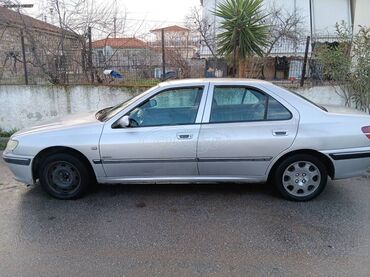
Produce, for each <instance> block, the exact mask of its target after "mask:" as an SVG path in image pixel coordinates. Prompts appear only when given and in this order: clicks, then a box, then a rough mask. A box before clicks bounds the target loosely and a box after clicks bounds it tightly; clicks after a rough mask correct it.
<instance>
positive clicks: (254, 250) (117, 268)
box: [0, 162, 370, 276]
mask: <svg viewBox="0 0 370 277" xmlns="http://www.w3.org/2000/svg"><path fill="white" fill-rule="evenodd" d="M0 183H1V185H0V228H1V229H0V276H256V275H258V276H318V275H321V276H322V275H325V276H329V275H330V276H333V275H339V276H349V275H350V276H354V275H355V276H370V204H369V200H370V178H369V177H361V178H354V179H350V180H345V181H335V182H329V184H328V186H327V188H326V190H325V191H324V193H323V194H322V195H321V196H320V197H319V198H317V199H315V200H313V201H311V202H306V203H294V202H289V201H285V200H282V199H281V198H279V196H278V195H276V194H275V193H274V192H273V191H272V190H271V189H270V188H269V187H268V186H266V185H237V184H224V185H120V186H100V187H98V188H97V189H95V190H94V191H93V192H92V193H90V194H89V195H88V196H86V197H85V198H83V199H80V200H76V201H60V200H55V199H52V198H51V197H49V196H47V195H46V194H45V193H43V191H42V190H41V189H40V187H25V186H23V185H21V184H19V183H17V182H15V181H12V180H11V175H10V174H9V172H8V171H7V169H5V168H4V165H3V163H2V162H0Z"/></svg>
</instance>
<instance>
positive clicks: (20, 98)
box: [0, 85, 143, 130]
mask: <svg viewBox="0 0 370 277" xmlns="http://www.w3.org/2000/svg"><path fill="white" fill-rule="evenodd" d="M140 91H143V89H128V88H119V87H105V86H69V87H64V86H52V85H44V86H42V85H40V86H24V85H1V86H0V128H2V129H5V130H10V129H12V128H17V129H21V128H24V127H28V126H30V125H35V124H39V123H41V122H43V121H48V120H52V119H55V118H57V117H61V116H64V115H68V114H73V113H78V112H86V111H96V110H98V109H101V108H103V107H108V106H112V105H115V104H117V103H120V102H123V101H125V100H127V99H129V98H132V97H133V96H134V95H136V94H137V93H138V92H140Z"/></svg>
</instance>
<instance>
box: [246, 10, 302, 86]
mask: <svg viewBox="0 0 370 277" xmlns="http://www.w3.org/2000/svg"><path fill="white" fill-rule="evenodd" d="M267 13H268V14H269V16H268V17H267V18H266V23H267V24H268V25H269V28H270V30H269V39H268V42H267V44H268V45H267V47H266V49H265V53H264V56H263V57H261V58H256V59H254V62H253V63H250V64H252V68H250V71H251V72H257V76H254V77H261V78H263V79H264V78H265V76H264V69H265V66H266V64H267V62H268V59H267V57H269V56H270V55H271V54H272V53H273V52H274V50H277V51H279V50H281V49H279V46H278V45H279V44H280V43H281V44H282V45H285V46H286V47H287V46H293V47H291V48H290V47H289V49H285V51H291V50H295V51H296V50H297V47H298V45H299V44H300V42H301V41H302V40H303V39H304V38H305V37H304V35H305V29H304V23H305V18H304V17H303V16H302V15H301V14H300V13H299V11H298V10H296V9H295V10H293V11H288V10H285V9H284V8H282V7H278V6H276V4H275V3H274V4H273V5H271V6H270V7H269V8H268V9H267Z"/></svg>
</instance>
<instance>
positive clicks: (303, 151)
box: [268, 149, 335, 180]
mask: <svg viewBox="0 0 370 277" xmlns="http://www.w3.org/2000/svg"><path fill="white" fill-rule="evenodd" d="M297 154H307V155H312V156H314V157H316V158H318V159H319V160H320V161H322V162H323V163H324V165H325V167H326V169H327V171H328V175H329V176H330V178H332V179H333V178H334V176H335V167H334V164H333V162H332V160H331V159H330V158H329V157H328V156H326V155H325V154H323V153H321V152H319V151H317V150H313V149H299V150H294V151H291V152H288V153H285V154H284V155H283V156H281V157H280V158H279V159H278V160H277V161H276V162H275V163H274V164H273V166H272V167H271V169H270V171H269V173H268V180H271V178H272V175H273V174H274V172H275V170H276V168H277V167H278V166H279V164H280V163H282V162H283V161H284V160H285V159H286V158H289V157H292V156H294V155H297Z"/></svg>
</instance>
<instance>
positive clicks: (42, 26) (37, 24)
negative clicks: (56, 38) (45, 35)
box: [0, 6, 77, 36]
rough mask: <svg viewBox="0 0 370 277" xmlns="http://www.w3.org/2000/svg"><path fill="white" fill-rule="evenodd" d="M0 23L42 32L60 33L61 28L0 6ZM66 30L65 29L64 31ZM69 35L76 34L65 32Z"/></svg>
mask: <svg viewBox="0 0 370 277" xmlns="http://www.w3.org/2000/svg"><path fill="white" fill-rule="evenodd" d="M0 24H6V25H13V26H17V27H24V26H26V27H28V28H32V29H36V30H39V31H44V32H51V33H61V32H62V29H61V28H59V27H57V26H54V25H52V24H49V23H46V22H44V21H41V20H38V19H36V18H33V17H31V16H28V15H25V14H21V13H19V12H16V11H13V10H10V9H7V8H4V7H1V6H0ZM65 32H66V31H65ZM67 33H68V34H69V35H73V36H77V35H75V34H74V33H71V32H67Z"/></svg>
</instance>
